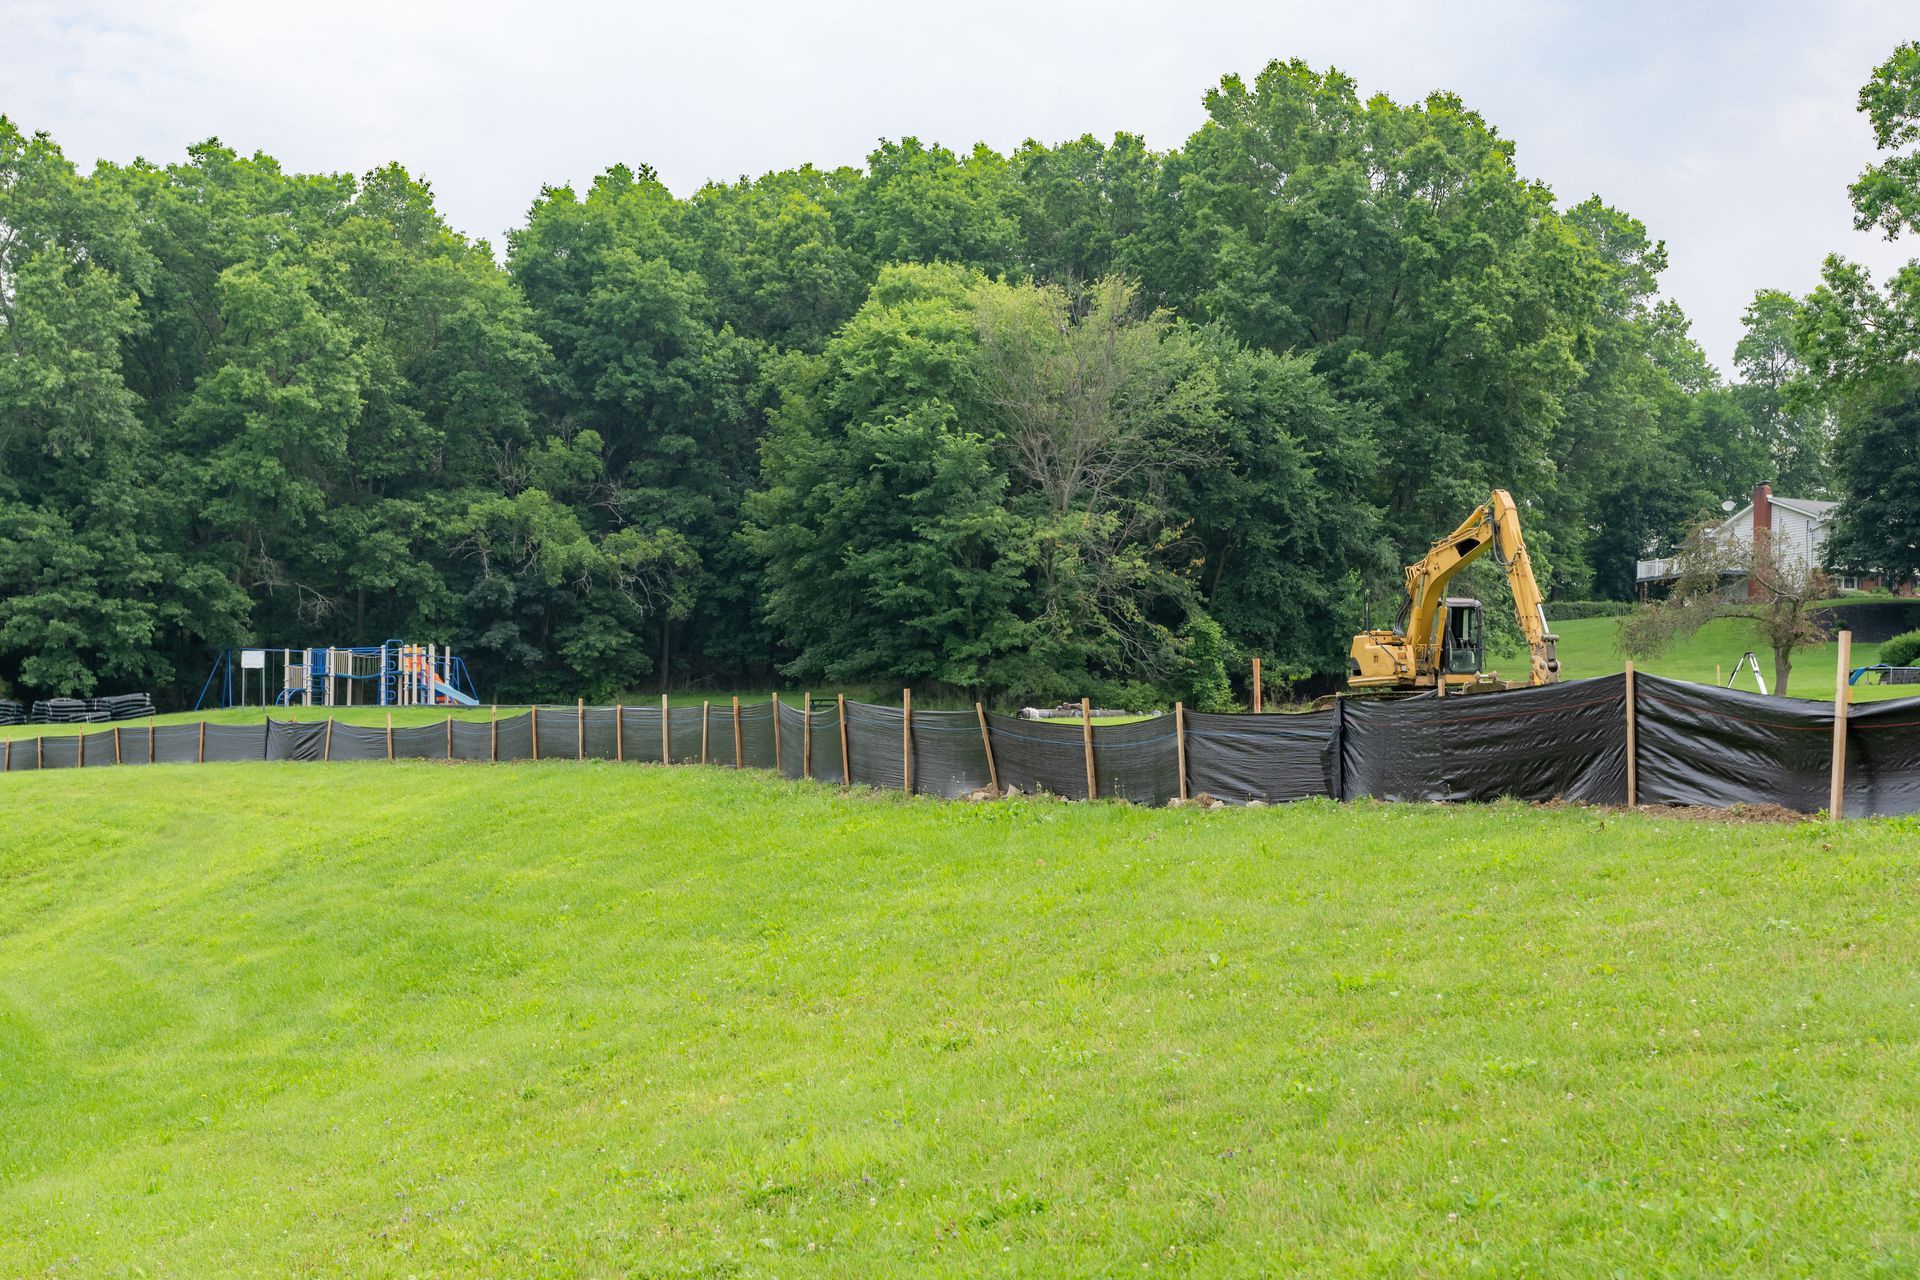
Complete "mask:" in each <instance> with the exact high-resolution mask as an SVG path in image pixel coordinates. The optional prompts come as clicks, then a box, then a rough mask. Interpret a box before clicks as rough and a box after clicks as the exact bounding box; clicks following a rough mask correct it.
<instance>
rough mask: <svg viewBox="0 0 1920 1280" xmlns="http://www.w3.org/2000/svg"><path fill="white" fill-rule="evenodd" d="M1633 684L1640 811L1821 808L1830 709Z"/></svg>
mask: <svg viewBox="0 0 1920 1280" xmlns="http://www.w3.org/2000/svg"><path fill="white" fill-rule="evenodd" d="M1634 683H1635V685H1636V686H1637V687H1636V689H1635V695H1636V696H1635V698H1634V704H1635V706H1634V714H1635V717H1636V733H1635V736H1636V738H1637V739H1638V744H1639V752H1638V756H1637V759H1636V761H1635V765H1636V771H1637V774H1638V778H1637V782H1636V786H1637V789H1638V791H1639V799H1640V802H1641V803H1642V804H1698V805H1711V806H1714V807H1716V808H1724V807H1726V806H1728V805H1734V804H1761V803H1771V804H1778V805H1783V806H1785V807H1786V808H1789V809H1798V810H1800V811H1801V812H1803V813H1812V812H1815V811H1816V810H1819V809H1823V808H1825V807H1826V804H1827V782H1828V779H1829V777H1830V776H1831V770H1832V755H1831V751H1832V746H1833V714H1832V709H1831V708H1829V707H1823V706H1821V705H1820V704H1818V703H1812V702H1799V701H1793V700H1790V699H1786V698H1770V697H1765V696H1762V695H1760V694H1757V693H1745V692H1742V691H1741V690H1738V689H1719V688H1715V687H1714V686H1712V685H1703V684H1688V683H1686V682H1684V681H1680V680H1666V679H1662V678H1661V677H1659V676H1649V675H1640V676H1636V677H1635V681H1634Z"/></svg>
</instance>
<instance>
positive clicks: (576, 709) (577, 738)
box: [573, 698, 587, 760]
mask: <svg viewBox="0 0 1920 1280" xmlns="http://www.w3.org/2000/svg"><path fill="white" fill-rule="evenodd" d="M573 714H574V715H575V716H576V717H577V719H576V720H575V722H574V730H573V743H574V746H573V758H574V759H575V760H585V759H586V758H587V700H586V699H585V698H575V699H574V700H573Z"/></svg>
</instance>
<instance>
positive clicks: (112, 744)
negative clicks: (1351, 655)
mask: <svg viewBox="0 0 1920 1280" xmlns="http://www.w3.org/2000/svg"><path fill="white" fill-rule="evenodd" d="M1636 687H1637V691H1638V696H1637V698H1636V704H1637V705H1636V709H1635V714H1636V725H1637V740H1638V757H1637V760H1636V767H1637V772H1638V798H1639V800H1640V802H1641V803H1643V804H1648V805H1659V804H1690V805H1708V806H1727V805H1733V804H1739V803H1743V802H1745V803H1762V802H1765V803H1773V804H1780V805H1784V806H1786V807H1788V808H1792V809H1798V810H1802V811H1807V812H1812V811H1816V810H1820V809H1823V808H1825V807H1826V804H1827V799H1828V793H1827V780H1828V769H1829V761H1830V754H1829V753H1830V751H1831V745H1832V732H1833V710H1832V707H1831V705H1830V704H1827V703H1820V702H1806V701H1796V700H1788V699H1781V698H1768V697H1763V696H1760V695H1756V694H1750V693H1742V692H1739V691H1736V690H1729V689H1719V688H1715V687H1713V686H1710V685H1696V684H1687V683H1684V682H1681V681H1674V680H1666V679H1662V678H1660V677H1658V676H1646V675H1642V676H1641V677H1639V679H1638V681H1637V686H1636ZM1624 699H1625V678H1624V677H1622V676H1608V677H1603V678H1600V679H1595V680H1580V681H1570V682H1568V683H1565V684H1561V685H1556V686H1552V687H1549V688H1544V689H1522V690H1514V691H1510V692H1507V693H1497V694H1476V695H1473V696H1471V697H1455V698H1436V697H1434V696H1432V695H1431V694H1423V695H1420V696H1417V697H1402V698H1378V697H1375V698H1345V699H1342V700H1340V702H1339V703H1338V704H1336V707H1335V708H1334V709H1333V710H1331V711H1316V712H1309V713H1305V714H1295V715H1264V716H1215V715H1203V714H1199V713H1190V714H1189V715H1188V716H1187V732H1186V755H1187V782H1188V789H1189V793H1190V794H1193V795H1201V794H1206V795H1212V796H1216V797H1218V798H1220V799H1223V800H1227V801H1230V802H1235V803H1244V802H1248V801H1253V800H1261V801H1267V802H1277V801H1287V800H1296V799H1300V798H1303V797H1307V796H1317V795H1338V796H1339V797H1340V798H1342V799H1350V798H1355V797H1360V796H1374V797H1378V798H1382V799H1398V800H1447V801H1469V800H1487V799H1492V798H1495V797H1498V796H1514V797H1517V798H1520V799H1525V800H1549V799H1555V798H1565V799H1571V800H1585V801H1592V802H1597V803H1619V802H1620V801H1622V800H1623V799H1624V798H1625V794H1626V792H1625V773H1626V747H1625V743H1626V732H1625V730H1626V725H1625V719H1626V707H1625V702H1624ZM846 719H847V724H846V733H845V742H846V749H847V751H848V755H849V758H850V762H851V765H852V769H851V773H852V779H853V781H854V782H856V783H862V784H865V785H868V786H873V787H878V788H882V789H886V790H896V791H897V790H899V789H900V787H901V779H902V776H903V775H902V741H901V723H902V721H901V711H900V709H899V708H897V707H891V706H869V705H866V704H862V703H847V704H846ZM839 721H840V715H839V710H838V706H837V705H836V703H835V702H833V701H825V702H822V703H821V704H820V705H819V707H818V709H816V710H815V711H814V712H813V716H812V731H811V737H812V754H811V764H812V767H811V770H810V772H811V774H812V776H813V777H814V778H816V779H818V780H820V781H823V782H839V781H841V780H842V774H843V772H845V771H844V770H843V769H842V766H841V750H842V748H841V742H842V737H841V730H840V723H839ZM538 722H539V736H540V752H539V755H540V758H541V759H553V760H572V759H577V758H580V757H582V756H583V755H584V756H585V757H586V758H590V759H600V760H609V759H615V758H624V759H626V760H628V761H632V762H635V763H645V762H650V761H658V760H659V758H660V708H659V707H658V706H642V707H625V708H621V709H619V710H618V711H616V710H615V709H614V708H611V707H590V708H586V709H585V710H584V711H582V710H581V709H580V708H578V707H565V706H560V707H542V708H540V710H539V715H538ZM775 723H776V722H775V716H774V708H773V706H772V704H771V703H766V702H759V703H748V704H745V705H744V706H742V708H741V710H740V720H739V731H740V737H739V740H740V754H741V758H742V761H743V763H744V764H745V765H746V766H747V767H749V768H761V769H772V768H774V767H775V754H776V743H775V737H774V734H775ZM806 724H807V720H806V717H805V714H804V712H803V710H802V706H801V704H800V703H798V702H783V703H782V704H781V707H780V712H779V726H780V729H781V738H780V741H779V745H778V748H777V750H778V756H779V767H780V771H781V772H782V773H784V774H786V775H787V776H790V777H798V776H800V775H801V774H802V772H803V771H807V766H806V762H807V746H806V743H807V737H808V734H807V729H806ZM669 725H670V726H671V730H672V743H671V751H670V755H671V757H672V759H673V760H674V761H675V762H676V763H695V762H698V761H699V760H700V758H701V746H702V738H703V729H704V738H705V743H706V757H707V760H708V762H709V763H712V764H716V765H723V766H731V765H732V764H733V759H734V718H733V710H732V706H731V703H730V702H729V703H716V704H712V705H711V706H710V707H709V708H707V709H704V710H703V708H701V707H699V706H689V707H676V708H673V709H672V710H671V712H670V715H669ZM533 726H534V716H533V715H532V714H530V713H521V714H519V715H512V716H508V717H507V718H505V719H502V720H498V721H496V722H494V723H491V724H489V723H488V722H486V721H467V720H454V721H452V722H451V723H449V722H448V721H447V720H444V719H443V720H440V721H435V722H429V723H427V724H421V725H404V726H395V727H394V728H393V729H392V730H391V735H389V730H388V729H387V728H386V727H384V726H382V725H359V724H345V723H341V722H339V721H333V722H331V724H329V722H327V721H325V720H314V721H305V722H294V721H290V720H287V721H282V720H270V721H268V722H267V723H265V724H262V725H224V724H204V725H203V724H199V723H192V724H169V725H158V726H151V727H148V726H138V725H133V726H128V725H122V726H119V728H118V729H117V730H116V729H113V728H103V729H99V730H95V731H93V732H91V733H88V734H86V735H84V736H78V735H73V734H61V735H51V736H46V737H43V738H39V739H33V738H16V739H13V740H11V742H10V743H8V744H6V745H4V746H0V769H4V770H5V771H7V772H10V773H17V772H28V771H32V770H36V769H43V768H44V769H72V768H101V767H105V766H108V765H112V764H114V763H115V762H116V752H115V748H116V745H117V747H118V762H119V763H120V764H122V765H131V764H145V763H147V761H148V759H149V756H151V759H152V760H153V761H154V762H156V763H163V764H181V763H193V762H195V761H198V760H201V759H205V760H207V761H235V762H237V761H244V760H261V759H268V760H289V761H312V760H336V761H351V760H384V759H387V758H388V756H389V755H391V756H392V757H393V758H395V759H424V760H445V759H449V758H451V759H455V760H488V759H495V760H500V761H514V760H527V759H531V758H533V755H534V751H533ZM988 732H989V734H990V735H991V738H992V743H993V759H994V762H995V764H996V765H997V767H998V772H999V778H1000V781H1001V783H1002V784H1003V785H1005V786H1008V787H1012V788H1017V789H1019V790H1022V791H1046V792H1050V793H1053V794H1056V795H1060V796H1065V797H1069V798H1074V799H1079V798H1084V796H1085V795H1086V764H1087V757H1086V750H1085V743H1084V739H1083V737H1082V729H1081V726H1080V725H1079V724H1078V723H1077V722H1075V721H1071V720H1069V721H1064V722H1033V721H1024V720H1015V719H1011V718H1008V717H1005V716H989V717H988ZM911 748H912V760H913V778H914V790H915V791H916V792H917V793H920V794H924V795H935V796H948V797H952V796H960V795H965V794H967V793H969V792H972V791H974V790H976V789H978V788H981V787H984V786H985V785H987V782H988V779H989V774H988V766H987V750H986V747H985V745H984V744H983V743H982V742H981V739H980V722H979V719H978V718H977V716H976V715H975V714H974V713H972V712H966V711H916V712H915V713H914V715H913V726H912V744H911ZM1093 759H1094V770H1095V775H1096V778H1097V781H1098V789H1099V794H1100V796H1101V797H1102V798H1111V799H1122V800H1128V801H1133V802H1136V803H1140V804H1164V803H1166V802H1167V801H1169V800H1171V799H1173V798H1174V797H1175V796H1176V795H1178V792H1179V775H1178V752H1177V745H1176V738H1175V728H1174V721H1173V718H1172V717H1170V716H1156V717H1153V718H1151V719H1148V720H1143V721H1138V722H1135V723H1131V724H1121V725H1095V726H1094V727H1093ZM1846 789H1847V790H1846V796H1847V812H1848V813H1849V814H1855V815H1871V814H1899V813H1914V812H1920V698H1904V699H1900V700H1898V701H1889V702H1876V703H1868V704H1864V705H1860V706H1855V707H1853V708H1851V709H1850V714H1849V716H1848V730H1847V769H1846Z"/></svg>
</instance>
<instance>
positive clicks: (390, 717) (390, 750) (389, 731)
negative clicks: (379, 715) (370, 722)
mask: <svg viewBox="0 0 1920 1280" xmlns="http://www.w3.org/2000/svg"><path fill="white" fill-rule="evenodd" d="M387 759H389V760H391V759H393V712H391V711H389V712H387Z"/></svg>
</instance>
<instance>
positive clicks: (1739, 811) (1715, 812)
mask: <svg viewBox="0 0 1920 1280" xmlns="http://www.w3.org/2000/svg"><path fill="white" fill-rule="evenodd" d="M1534 808H1536V809H1588V810H1592V811H1594V812H1596V813H1638V814H1644V815H1645V816H1647V817H1650V818H1673V819H1676V820H1678V821H1681V822H1773V823H1796V822H1813V821H1815V820H1816V819H1817V818H1818V817H1819V815H1818V814H1813V813H1801V812H1800V811H1799V810H1798V809H1788V808H1786V807H1785V806H1783V805H1777V804H1736V805H1732V806H1729V807H1728V808H1725V809H1716V808H1714V807H1712V806H1711V805H1704V804H1645V805H1641V806H1639V807H1638V808H1636V809H1628V808H1627V807H1626V806H1625V805H1619V804H1583V803H1581V802H1579V801H1572V800H1546V801H1542V802H1540V803H1538V804H1536V805H1534Z"/></svg>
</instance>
